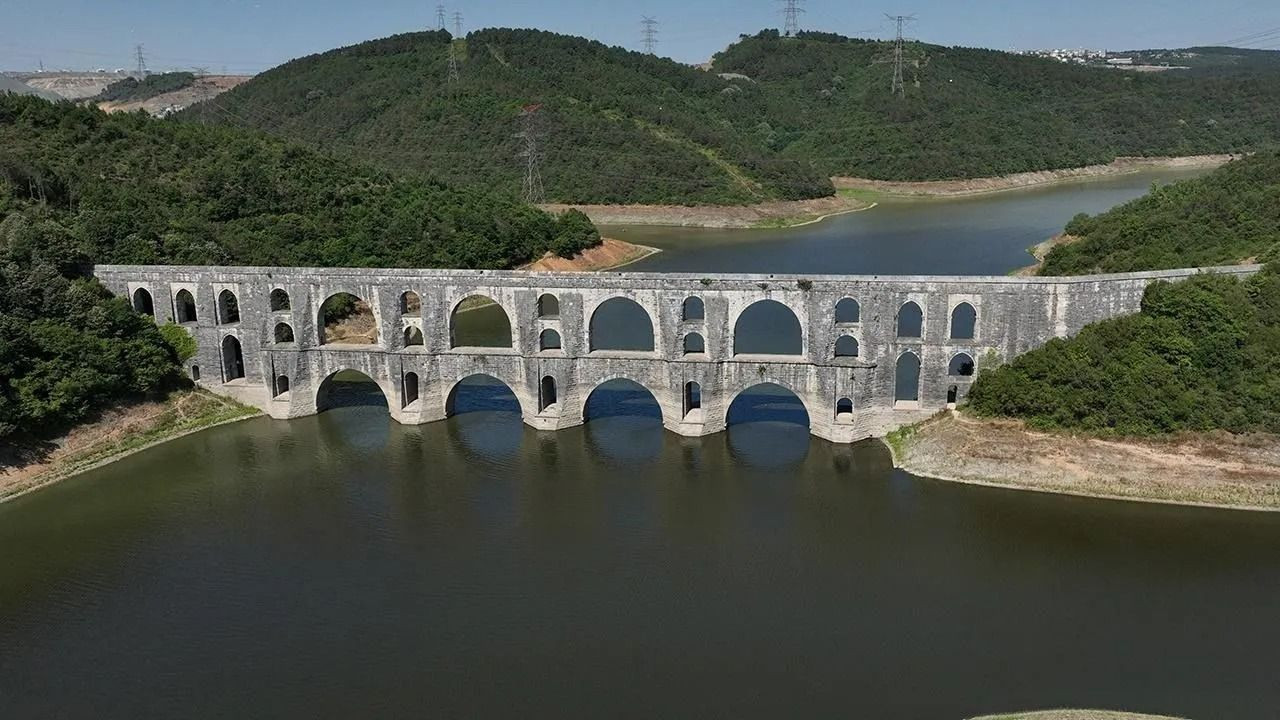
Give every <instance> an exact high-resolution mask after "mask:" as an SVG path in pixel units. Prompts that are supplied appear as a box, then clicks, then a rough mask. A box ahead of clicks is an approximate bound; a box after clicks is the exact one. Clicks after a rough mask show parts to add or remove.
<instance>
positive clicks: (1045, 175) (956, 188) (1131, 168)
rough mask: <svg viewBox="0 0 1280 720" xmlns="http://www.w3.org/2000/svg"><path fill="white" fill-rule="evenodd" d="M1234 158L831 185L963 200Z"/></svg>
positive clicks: (1125, 161) (1119, 161) (1127, 161)
mask: <svg viewBox="0 0 1280 720" xmlns="http://www.w3.org/2000/svg"><path fill="white" fill-rule="evenodd" d="M1235 157H1237V156H1234V155H1192V156H1188V157H1153V158H1135V157H1120V158H1116V159H1115V160H1114V161H1112V162H1110V163H1107V164H1106V165H1088V166H1085V167H1079V168H1065V169H1062V170H1041V171H1037V172H1026V173H1016V174H1014V175H1004V176H1000V177H990V178H972V179H967V180H928V181H923V182H899V181H892V180H869V179H866V178H852V177H834V178H831V182H832V183H834V184H835V186H836V188H838V189H843V190H861V191H866V192H875V193H882V194H884V195H898V196H904V197H963V196H967V195H983V194H986V193H993V192H1003V191H1006V190H1019V189H1022V188H1030V187H1039V186H1044V185H1056V184H1059V183H1066V182H1076V181H1080V180H1095V179H1100V178H1107V177H1115V176H1117V175H1129V174H1131V173H1136V172H1141V171H1143V170H1166V169H1195V168H1209V169H1211V168H1216V167H1219V166H1221V165H1225V164H1226V163H1228V162H1230V161H1231V160H1233V159H1235Z"/></svg>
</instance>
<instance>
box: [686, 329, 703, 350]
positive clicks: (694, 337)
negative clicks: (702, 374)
mask: <svg viewBox="0 0 1280 720" xmlns="http://www.w3.org/2000/svg"><path fill="white" fill-rule="evenodd" d="M706 352H707V341H706V340H704V339H702V335H699V334H698V333H689V334H688V335H685V336H684V354H685V355H702V354H705V353H706Z"/></svg>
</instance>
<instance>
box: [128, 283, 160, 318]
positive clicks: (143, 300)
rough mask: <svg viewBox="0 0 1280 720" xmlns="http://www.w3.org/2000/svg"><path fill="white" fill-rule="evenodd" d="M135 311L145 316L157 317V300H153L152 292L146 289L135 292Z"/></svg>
mask: <svg viewBox="0 0 1280 720" xmlns="http://www.w3.org/2000/svg"><path fill="white" fill-rule="evenodd" d="M133 309H134V311H135V312H140V313H142V314H143V315H150V316H151V317H155V316H156V304H155V300H153V299H152V298H151V291H150V290H148V289H146V288H138V289H137V290H134V291H133Z"/></svg>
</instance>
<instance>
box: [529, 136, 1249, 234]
mask: <svg viewBox="0 0 1280 720" xmlns="http://www.w3.org/2000/svg"><path fill="white" fill-rule="evenodd" d="M1238 157H1240V156H1239V155H1227V154H1220V155H1187V156H1180V157H1118V158H1116V159H1115V160H1112V161H1111V162H1109V163H1106V164H1102V165H1086V166H1083V167H1075V168H1059V169H1056V170H1036V171H1031V172H1024V173H1014V174H1011V175H998V176H994V177H982V178H964V179H958V180H918V181H905V180H904V181H899V180H873V179H870V178H855V177H842V176H836V177H833V178H831V182H832V184H833V185H835V188H836V193H835V194H834V195H829V196H826V197H820V198H811V199H808V200H773V201H769V202H763V203H758V204H755V205H689V206H685V205H639V204H621V205H608V204H599V203H547V204H543V205H540V206H539V207H540V208H541V209H543V210H545V211H547V212H551V213H561V212H565V211H566V210H571V209H573V210H579V211H581V212H582V213H584V214H585V215H586V216H587V217H588V218H589V219H590V220H591V222H593V223H595V224H596V225H641V226H653V227H688V228H711V229H724V230H760V229H790V228H797V227H804V226H806V225H812V224H814V223H820V222H822V221H824V220H827V219H828V218H832V217H837V216H840V215H847V214H849V213H855V212H862V211H864V210H871V209H872V208H875V207H876V206H877V205H879V202H877V199H878V198H897V199H915V200H929V199H956V198H966V197H974V196H980V195H990V194H994V193H1001V192H1010V191H1013V190H1027V189H1034V188H1044V187H1051V186H1054V185H1065V184H1069V183H1081V182H1090V181H1094V180H1106V179H1110V178H1115V177H1121V176H1124V175H1132V174H1134V173H1139V172H1143V171H1145V170H1180V169H1186V170H1193V169H1205V170H1210V169H1213V168H1217V167H1220V166H1222V165H1225V164H1226V163H1228V162H1230V161H1231V160H1234V159H1236V158H1238Z"/></svg>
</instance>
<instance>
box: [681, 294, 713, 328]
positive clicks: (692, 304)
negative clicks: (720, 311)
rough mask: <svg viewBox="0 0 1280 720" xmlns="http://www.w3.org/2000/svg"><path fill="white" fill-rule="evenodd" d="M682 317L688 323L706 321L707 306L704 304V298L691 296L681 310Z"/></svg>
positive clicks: (686, 299)
mask: <svg viewBox="0 0 1280 720" xmlns="http://www.w3.org/2000/svg"><path fill="white" fill-rule="evenodd" d="M680 317H681V318H682V319H683V320H685V321H686V322H696V321H699V320H705V319H706V318H707V306H706V304H705V303H703V302H702V298H700V297H698V296H696V295H690V296H689V297H687V298H685V300H684V304H683V305H682V306H681V308H680Z"/></svg>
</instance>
